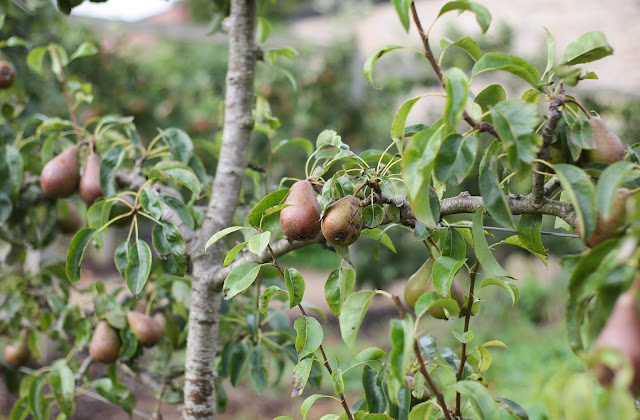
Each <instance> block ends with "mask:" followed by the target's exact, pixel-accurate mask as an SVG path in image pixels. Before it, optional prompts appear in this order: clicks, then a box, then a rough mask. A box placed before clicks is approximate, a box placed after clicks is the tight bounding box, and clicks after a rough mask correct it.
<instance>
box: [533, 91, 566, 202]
mask: <svg viewBox="0 0 640 420" xmlns="http://www.w3.org/2000/svg"><path fill="white" fill-rule="evenodd" d="M565 102H566V98H565V96H564V94H563V93H560V94H558V95H556V96H554V97H553V99H552V100H551V104H550V105H549V119H548V120H547V123H546V124H545V126H544V129H543V130H542V139H543V143H542V147H540V150H538V153H536V159H538V161H536V162H535V163H534V164H533V187H532V190H531V195H532V196H533V204H534V205H535V206H541V205H543V203H544V197H545V188H544V172H546V171H547V170H548V166H547V165H545V164H544V163H542V162H540V160H543V161H546V162H548V161H549V158H550V157H551V143H553V138H554V136H555V134H556V128H557V127H558V121H560V118H562V111H560V107H561V106H562V105H563V104H564V103H565Z"/></svg>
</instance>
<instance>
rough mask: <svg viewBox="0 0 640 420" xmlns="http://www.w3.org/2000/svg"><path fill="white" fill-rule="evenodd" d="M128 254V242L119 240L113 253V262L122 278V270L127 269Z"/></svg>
mask: <svg viewBox="0 0 640 420" xmlns="http://www.w3.org/2000/svg"><path fill="white" fill-rule="evenodd" d="M128 254H129V242H127V241H125V242H121V243H120V245H118V246H117V247H116V250H115V252H114V254H113V262H114V263H115V266H116V269H117V270H118V273H120V275H121V276H122V278H124V272H125V270H126V269H127V264H128V261H127V255H128Z"/></svg>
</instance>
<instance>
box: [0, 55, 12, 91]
mask: <svg viewBox="0 0 640 420" xmlns="http://www.w3.org/2000/svg"><path fill="white" fill-rule="evenodd" d="M15 81H16V69H15V67H13V64H11V63H10V62H8V61H4V60H2V61H0V89H7V88H9V87H11V85H13V82H15Z"/></svg>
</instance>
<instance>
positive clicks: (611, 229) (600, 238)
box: [576, 188, 631, 247]
mask: <svg viewBox="0 0 640 420" xmlns="http://www.w3.org/2000/svg"><path fill="white" fill-rule="evenodd" d="M630 196H631V192H630V191H629V190H628V189H626V188H618V191H616V195H615V197H614V198H613V207H612V209H611V213H610V214H609V217H607V218H606V219H605V218H604V217H602V215H601V214H598V221H597V223H596V229H595V230H594V231H593V233H592V234H591V236H589V239H587V245H588V246H589V247H594V246H596V245H598V244H601V243H602V242H604V241H606V240H607V239H611V238H614V237H616V236H620V235H621V234H622V233H624V230H623V228H624V226H625V225H626V218H627V199H628V198H629V197H630ZM576 231H577V233H578V235H579V236H582V233H581V230H580V226H579V225H578V226H576Z"/></svg>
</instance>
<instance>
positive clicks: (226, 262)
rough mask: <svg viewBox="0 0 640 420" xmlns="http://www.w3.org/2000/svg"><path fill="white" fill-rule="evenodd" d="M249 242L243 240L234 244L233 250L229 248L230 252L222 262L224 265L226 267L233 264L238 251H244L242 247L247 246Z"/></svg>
mask: <svg viewBox="0 0 640 420" xmlns="http://www.w3.org/2000/svg"><path fill="white" fill-rule="evenodd" d="M247 244H248V242H241V243H239V244H238V245H236V246H234V247H233V248H231V250H229V252H227V255H226V256H225V257H224V261H223V262H222V266H223V267H226V266H228V265H229V264H231V263H232V262H233V260H235V258H236V255H238V252H240V251H242V248H244V247H245V245H247Z"/></svg>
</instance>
